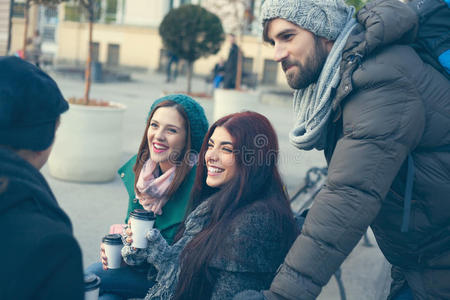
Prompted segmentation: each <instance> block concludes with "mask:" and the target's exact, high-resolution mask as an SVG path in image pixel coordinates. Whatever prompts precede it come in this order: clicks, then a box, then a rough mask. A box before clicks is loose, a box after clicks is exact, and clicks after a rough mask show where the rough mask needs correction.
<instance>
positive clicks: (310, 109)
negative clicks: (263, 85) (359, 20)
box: [289, 14, 356, 150]
mask: <svg viewBox="0 0 450 300" xmlns="http://www.w3.org/2000/svg"><path fill="white" fill-rule="evenodd" d="M355 25H356V21H355V19H353V17H352V14H349V15H348V19H347V23H346V25H345V27H344V29H343V30H342V32H341V33H340V34H339V36H338V37H337V39H336V41H335V42H334V45H333V48H332V49H331V51H330V53H329V54H328V57H327V60H326V62H325V65H324V66H323V69H322V72H321V73H320V76H319V79H318V80H317V82H315V83H312V84H310V85H309V86H308V87H307V88H304V89H302V90H295V92H294V113H295V125H294V128H293V129H292V130H291V132H290V133H289V139H290V141H291V143H292V144H293V145H294V146H295V147H297V148H299V149H302V150H311V149H313V148H316V149H317V150H322V149H324V147H325V142H326V136H327V132H326V130H327V124H328V121H329V119H330V115H331V110H332V108H331V103H332V100H333V99H332V98H331V97H330V94H331V91H332V90H333V89H334V88H336V87H337V86H338V84H339V81H340V80H341V76H340V73H339V70H340V67H339V65H340V62H341V59H342V50H343V49H344V46H345V43H346V41H347V38H348V36H349V34H350V32H351V31H352V29H353V27H354V26H355Z"/></svg>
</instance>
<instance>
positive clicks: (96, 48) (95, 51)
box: [91, 42, 100, 62]
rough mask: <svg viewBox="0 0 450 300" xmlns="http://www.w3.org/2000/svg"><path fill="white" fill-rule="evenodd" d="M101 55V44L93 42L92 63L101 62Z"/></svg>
mask: <svg viewBox="0 0 450 300" xmlns="http://www.w3.org/2000/svg"><path fill="white" fill-rule="evenodd" d="M99 53H100V43H98V42H92V55H91V60H92V62H98V61H99Z"/></svg>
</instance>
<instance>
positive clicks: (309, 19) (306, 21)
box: [261, 0, 354, 41]
mask: <svg viewBox="0 0 450 300" xmlns="http://www.w3.org/2000/svg"><path fill="white" fill-rule="evenodd" d="M353 11H354V8H353V7H352V6H348V5H347V4H345V2H344V0H266V1H264V4H263V6H262V11H261V18H262V21H263V22H264V21H267V20H271V19H276V18H281V19H285V20H287V21H289V22H291V23H294V24H296V25H298V26H300V27H301V28H303V29H306V30H308V31H310V32H312V33H314V34H315V35H317V36H321V37H324V38H326V39H327V40H330V41H334V40H336V38H337V37H338V35H339V34H340V33H341V32H342V30H343V29H344V27H345V24H346V23H347V18H348V17H347V16H348V15H349V14H353Z"/></svg>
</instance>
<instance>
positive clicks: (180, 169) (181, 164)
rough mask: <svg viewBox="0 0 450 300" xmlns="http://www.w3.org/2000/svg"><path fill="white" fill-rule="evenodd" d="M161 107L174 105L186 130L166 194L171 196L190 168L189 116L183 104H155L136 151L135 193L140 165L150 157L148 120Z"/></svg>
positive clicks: (169, 101)
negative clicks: (172, 177) (173, 174)
mask: <svg viewBox="0 0 450 300" xmlns="http://www.w3.org/2000/svg"><path fill="white" fill-rule="evenodd" d="M161 107H174V108H175V109H176V110H177V111H178V113H179V114H180V115H181V116H182V117H183V119H184V127H185V131H186V143H185V145H184V148H183V151H182V152H181V153H180V155H179V156H178V157H176V161H175V163H176V164H177V168H176V170H175V177H174V179H173V181H172V183H171V184H170V186H169V188H168V190H167V196H168V197H170V196H172V195H173V194H174V193H175V192H176V190H177V189H178V188H179V186H180V185H181V184H182V183H183V181H184V179H185V177H186V175H187V174H188V173H189V171H190V170H191V167H192V166H191V165H190V160H189V159H190V157H189V153H190V150H191V144H192V143H191V126H190V123H189V118H188V116H187V114H186V112H185V111H184V109H183V106H181V105H180V104H178V103H176V102H174V101H171V100H165V101H163V102H161V103H159V104H158V105H156V106H155V108H154V109H153V110H152V112H151V113H150V115H149V116H148V118H147V125H146V126H145V131H144V136H143V137H142V141H141V145H140V146H139V151H138V153H137V158H136V164H135V165H134V167H133V171H134V190H135V191H136V193H138V191H137V189H136V183H137V181H138V179H139V174H140V173H141V169H142V166H143V165H144V163H145V162H146V161H147V160H148V159H149V158H150V150H149V146H148V138H147V131H148V128H149V126H150V122H151V120H152V118H153V115H154V114H155V111H157V110H158V109H159V108H161Z"/></svg>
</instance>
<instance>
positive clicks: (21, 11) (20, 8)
mask: <svg viewBox="0 0 450 300" xmlns="http://www.w3.org/2000/svg"><path fill="white" fill-rule="evenodd" d="M12 16H13V17H15V18H24V17H25V3H20V2H19V3H16V2H14V4H13V8H12Z"/></svg>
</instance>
